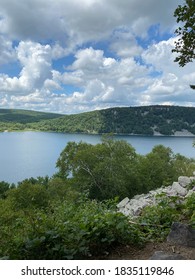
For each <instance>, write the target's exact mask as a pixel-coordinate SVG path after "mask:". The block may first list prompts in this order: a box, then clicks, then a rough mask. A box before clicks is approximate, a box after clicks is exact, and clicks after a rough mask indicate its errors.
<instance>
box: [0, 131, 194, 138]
mask: <svg viewBox="0 0 195 280" xmlns="http://www.w3.org/2000/svg"><path fill="white" fill-rule="evenodd" d="M9 132H51V133H52V132H53V133H64V134H86V135H106V134H108V135H109V134H111V135H112V133H90V132H64V131H54V130H48V131H46V130H33V129H24V130H4V131H0V133H9ZM113 136H140V137H142V136H143V137H192V138H193V137H195V134H193V133H191V132H189V131H176V132H175V133H174V134H172V135H166V134H161V133H158V132H154V134H153V135H152V134H151V135H149V134H133V133H124V134H123V133H113Z"/></svg>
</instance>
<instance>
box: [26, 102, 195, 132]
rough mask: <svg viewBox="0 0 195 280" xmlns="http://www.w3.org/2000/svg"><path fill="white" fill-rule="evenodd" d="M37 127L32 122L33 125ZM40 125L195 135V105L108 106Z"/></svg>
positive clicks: (54, 128)
mask: <svg viewBox="0 0 195 280" xmlns="http://www.w3.org/2000/svg"><path fill="white" fill-rule="evenodd" d="M36 126H37V125H36V124H31V127H32V128H36ZM39 128H40V129H41V130H46V131H47V130H51V131H59V132H71V133H74V132H76V133H100V134H101V133H110V132H112V133H116V134H143V135H153V134H154V133H160V134H163V135H173V134H174V133H175V132H176V131H182V130H187V131H189V132H191V133H193V134H195V108H193V107H178V106H160V105H159V106H158V105H156V106H142V107H123V108H110V109H105V110H99V111H93V112H88V113H82V114H76V115H69V116H63V117H61V118H56V119H53V120H49V121H41V122H40V123H39Z"/></svg>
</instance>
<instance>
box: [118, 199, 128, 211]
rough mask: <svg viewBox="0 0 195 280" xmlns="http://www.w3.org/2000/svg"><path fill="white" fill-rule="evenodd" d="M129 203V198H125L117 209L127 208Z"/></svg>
mask: <svg viewBox="0 0 195 280" xmlns="http://www.w3.org/2000/svg"><path fill="white" fill-rule="evenodd" d="M128 202H129V198H128V197H125V198H124V199H123V200H122V201H121V202H120V203H119V204H118V205H117V207H118V208H119V209H120V208H123V207H125V205H126V204H127V203H128Z"/></svg>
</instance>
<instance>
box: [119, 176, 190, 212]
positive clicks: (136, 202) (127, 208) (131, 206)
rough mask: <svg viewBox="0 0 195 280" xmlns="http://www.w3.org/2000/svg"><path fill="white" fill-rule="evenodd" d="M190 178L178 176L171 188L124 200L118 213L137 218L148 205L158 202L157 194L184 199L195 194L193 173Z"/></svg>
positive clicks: (163, 188)
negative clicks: (192, 184) (189, 187)
mask: <svg viewBox="0 0 195 280" xmlns="http://www.w3.org/2000/svg"><path fill="white" fill-rule="evenodd" d="M193 175H194V176H192V177H187V176H180V177H179V178H178V181H177V182H173V184H172V185H171V186H168V187H161V188H159V189H156V190H152V191H150V192H149V193H147V194H141V195H136V196H134V197H133V198H132V199H129V198H128V197H126V198H124V199H123V200H122V201H121V202H120V203H119V204H118V205H117V207H118V210H119V212H121V213H123V214H124V215H125V216H131V217H135V216H139V215H140V213H141V211H142V209H143V208H144V207H146V206H148V205H156V204H157V203H158V201H159V198H158V196H157V194H165V195H166V196H178V198H180V197H181V198H182V199H183V198H185V197H188V196H190V195H192V194H193V193H195V172H194V174H193ZM192 182H194V186H192V187H191V189H188V186H189V184H191V183H192Z"/></svg>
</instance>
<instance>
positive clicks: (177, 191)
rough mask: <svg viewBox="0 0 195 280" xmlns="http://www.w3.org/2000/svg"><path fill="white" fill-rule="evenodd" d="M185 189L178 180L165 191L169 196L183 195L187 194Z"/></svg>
mask: <svg viewBox="0 0 195 280" xmlns="http://www.w3.org/2000/svg"><path fill="white" fill-rule="evenodd" d="M187 192H188V191H187V190H186V189H185V188H183V187H182V186H181V185H180V184H179V183H178V182H174V183H173V185H172V186H171V188H170V189H169V190H168V191H167V194H168V195H169V196H177V195H179V196H185V195H186V194H187Z"/></svg>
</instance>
